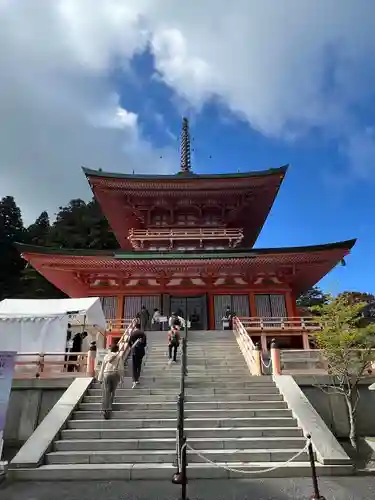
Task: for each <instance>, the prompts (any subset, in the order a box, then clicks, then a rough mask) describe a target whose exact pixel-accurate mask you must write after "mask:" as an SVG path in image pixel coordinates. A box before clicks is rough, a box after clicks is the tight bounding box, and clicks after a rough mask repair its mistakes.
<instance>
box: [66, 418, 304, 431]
mask: <svg viewBox="0 0 375 500" xmlns="http://www.w3.org/2000/svg"><path fill="white" fill-rule="evenodd" d="M176 421H177V418H170V419H167V418H164V419H160V420H159V419H155V418H143V419H139V418H134V419H131V418H122V419H116V418H111V419H109V420H104V419H103V418H100V419H83V420H78V419H72V420H69V421H68V422H67V426H68V429H93V428H94V429H116V428H118V429H127V428H129V429H139V428H150V427H152V428H163V427H164V428H170V427H175V426H176ZM185 426H186V427H191V426H196V427H197V428H207V427H209V428H212V427H279V426H281V427H293V426H297V422H296V420H295V419H294V418H292V417H273V418H270V417H268V418H264V417H247V418H240V417H235V418H225V417H224V418H208V417H207V418H192V417H189V418H186V419H185Z"/></svg>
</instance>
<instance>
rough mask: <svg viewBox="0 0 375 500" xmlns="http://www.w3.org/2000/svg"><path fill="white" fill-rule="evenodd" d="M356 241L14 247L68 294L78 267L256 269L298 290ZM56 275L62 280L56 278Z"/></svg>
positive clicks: (151, 271)
mask: <svg viewBox="0 0 375 500" xmlns="http://www.w3.org/2000/svg"><path fill="white" fill-rule="evenodd" d="M355 242H356V240H347V241H342V242H337V243H330V244H324V245H314V246H303V247H287V248H264V249H256V250H254V249H244V248H242V249H241V248H239V249H231V250H227V251H214V250H210V251H204V252H199V251H180V252H173V253H167V252H157V251H153V252H123V251H117V252H113V251H95V250H77V249H62V248H48V247H39V246H30V245H24V244H18V245H17V247H18V250H19V251H20V253H21V254H22V256H23V258H24V259H25V260H27V261H28V262H30V264H31V265H32V266H33V267H35V268H36V269H37V270H38V271H39V272H40V273H41V274H42V275H44V276H45V277H46V278H47V279H48V280H49V281H51V282H52V283H53V284H54V285H55V286H57V287H59V288H61V289H62V290H63V291H64V292H65V293H67V294H68V295H71V292H70V291H69V290H70V289H71V288H70V286H69V283H68V282H69V280H72V282H74V280H77V273H78V274H80V275H82V274H88V275H91V276H92V275H101V274H105V275H107V276H109V275H111V276H121V275H128V276H130V275H132V273H142V274H144V275H148V276H150V275H152V276H156V275H158V274H160V275H162V274H163V273H169V274H173V273H181V272H184V270H185V271H186V272H188V273H191V272H196V273H197V274H199V273H211V274H223V273H226V274H238V273H246V274H247V275H248V276H250V277H251V276H252V277H253V278H254V279H255V278H256V276H258V275H260V274H261V275H272V276H277V277H278V279H279V281H280V280H281V281H280V282H283V283H285V284H288V286H290V288H291V289H292V290H294V291H295V292H296V293H300V292H302V291H304V290H306V289H308V288H309V287H311V286H313V285H315V284H316V283H317V282H318V281H320V279H321V278H323V277H324V276H325V275H326V274H327V273H328V272H329V271H330V270H331V269H332V268H333V267H335V266H336V265H337V264H338V263H339V262H340V261H341V260H342V259H343V258H344V257H345V256H346V255H348V254H349V252H350V250H351V248H352V247H353V246H354V244H355ZM69 273H71V274H69ZM59 276H60V277H61V279H62V280H63V281H64V283H65V284H64V286H62V285H61V284H59V279H60V278H59ZM69 276H71V277H70V278H69ZM80 293H83V292H82V291H81V292H80Z"/></svg>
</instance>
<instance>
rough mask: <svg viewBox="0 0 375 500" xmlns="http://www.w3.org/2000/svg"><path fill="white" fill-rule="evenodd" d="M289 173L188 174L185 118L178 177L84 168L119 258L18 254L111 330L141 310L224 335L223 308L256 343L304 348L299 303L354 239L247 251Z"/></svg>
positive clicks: (41, 251)
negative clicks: (85, 302) (95, 300)
mask: <svg viewBox="0 0 375 500" xmlns="http://www.w3.org/2000/svg"><path fill="white" fill-rule="evenodd" d="M286 171H287V167H281V168H278V169H270V170H267V171H262V172H248V173H231V174H209V175H208V174H205V175H199V174H195V173H193V172H192V170H191V161H190V138H189V129H188V121H187V120H186V119H184V120H183V127H182V136H181V166H180V171H179V172H178V173H177V174H176V175H156V174H155V175H134V174H133V175H129V174H115V173H106V172H102V171H94V170H89V169H84V173H85V174H86V177H87V179H88V182H89V184H90V186H91V189H92V191H93V193H94V196H95V198H96V199H97V200H98V202H99V203H100V205H101V208H102V210H103V213H104V215H105V216H106V217H107V219H108V221H109V224H110V225H111V227H112V229H113V231H114V233H115V235H116V237H117V240H118V242H119V244H120V247H121V249H120V250H118V251H117V252H113V251H92V250H69V249H66V250H62V249H60V248H59V249H57V248H42V247H31V246H28V245H20V251H21V252H22V256H23V258H24V259H26V260H27V261H28V262H29V263H30V264H31V265H32V266H33V267H34V268H35V269H36V270H37V271H38V272H40V273H41V274H42V275H43V276H44V277H45V278H46V279H48V280H49V281H50V282H51V283H53V284H54V285H55V286H56V287H58V288H59V289H61V290H62V291H63V292H65V293H66V294H67V295H69V296H71V297H86V296H100V297H102V298H103V299H102V302H103V308H104V312H105V315H106V317H107V318H108V319H110V320H112V322H113V329H114V330H116V328H117V327H118V328H120V324H121V323H123V322H124V320H128V319H130V318H133V317H134V316H135V315H136V313H138V312H139V311H140V310H141V307H142V306H143V305H144V306H146V308H147V309H148V310H149V312H150V314H151V315H152V312H153V310H154V309H155V308H158V309H159V310H161V311H162V313H163V314H165V315H169V314H170V313H171V311H173V310H174V311H180V313H182V314H183V315H184V316H185V317H188V316H189V317H191V318H192V319H193V320H194V323H193V325H192V327H193V328H194V329H221V328H222V317H223V314H224V311H225V309H226V307H227V306H228V305H229V306H230V308H231V309H232V310H233V311H235V312H236V313H237V315H238V316H240V317H246V318H247V326H248V327H249V328H250V329H253V330H254V331H253V333H254V335H257V331H259V337H260V333H261V332H264V330H265V329H266V330H272V334H271V335H275V333H276V331H277V332H278V333H279V334H280V335H282V336H283V339H284V341H283V344H284V345H285V346H286V345H290V346H293V347H295V348H300V347H302V344H303V345H304V346H305V347H307V345H308V342H307V337H306V335H305V336H303V335H302V334H303V331H302V330H303V329H304V328H303V324H302V323H301V321H300V320H299V319H298V320H297V321H296V317H297V316H299V315H298V311H297V309H296V296H298V295H299V294H300V293H301V292H303V291H305V290H306V289H308V288H309V287H311V286H312V285H314V284H315V283H317V282H318V281H319V280H320V279H321V278H322V277H323V276H324V275H325V274H327V273H328V272H329V271H330V270H331V269H332V268H333V267H334V266H336V264H337V263H339V262H340V261H341V260H342V259H343V258H344V257H345V256H346V255H347V254H348V253H349V251H350V249H351V248H352V247H353V245H354V243H355V240H350V241H343V242H339V243H332V244H326V245H317V246H308V247H293V248H266V249H253V245H254V243H255V241H256V239H257V237H258V235H259V233H260V231H261V229H262V227H263V224H264V223H265V220H266V218H267V215H268V213H269V211H270V209H271V207H272V204H273V202H274V200H275V198H276V195H277V193H278V190H279V188H280V186H281V183H282V182H283V179H284V176H285V174H286ZM266 318H272V320H270V319H268V320H266ZM281 318H283V319H281ZM266 342H267V339H266V337H265V335H262V344H263V346H264V347H265V343H266Z"/></svg>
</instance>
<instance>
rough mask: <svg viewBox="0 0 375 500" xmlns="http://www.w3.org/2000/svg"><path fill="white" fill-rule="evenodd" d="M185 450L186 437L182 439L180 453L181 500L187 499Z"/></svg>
mask: <svg viewBox="0 0 375 500" xmlns="http://www.w3.org/2000/svg"><path fill="white" fill-rule="evenodd" d="M186 468H187V449H186V437H185V436H184V437H183V438H182V453H181V500H188V498H187V473H186Z"/></svg>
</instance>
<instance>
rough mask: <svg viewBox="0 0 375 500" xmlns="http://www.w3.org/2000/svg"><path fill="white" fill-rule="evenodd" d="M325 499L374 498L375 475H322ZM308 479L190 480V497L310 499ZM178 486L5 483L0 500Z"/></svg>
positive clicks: (135, 495) (102, 496)
mask: <svg viewBox="0 0 375 500" xmlns="http://www.w3.org/2000/svg"><path fill="white" fill-rule="evenodd" d="M320 489H321V491H320V493H321V494H322V495H324V496H325V498H326V500H370V499H372V498H375V478H374V477H346V478H322V479H321V480H320ZM312 493H313V491H312V486H311V480H309V479H306V478H298V479H265V480H261V479H259V480H230V481H225V480H223V481H219V480H211V481H204V480H202V481H191V483H190V484H189V485H188V495H189V499H190V500H292V499H293V500H305V499H306V500H309V499H310V497H311V496H312ZM179 499H180V488H179V487H178V486H175V485H172V484H171V483H169V482H165V481H143V482H141V481H139V482H138V481H130V482H121V481H113V482H112V481H109V482H102V481H100V482H96V481H95V482H76V481H75V482H53V483H48V482H40V483H38V482H32V483H26V482H25V483H22V482H20V483H14V484H7V483H4V484H3V485H2V486H1V487H0V500H179Z"/></svg>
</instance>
